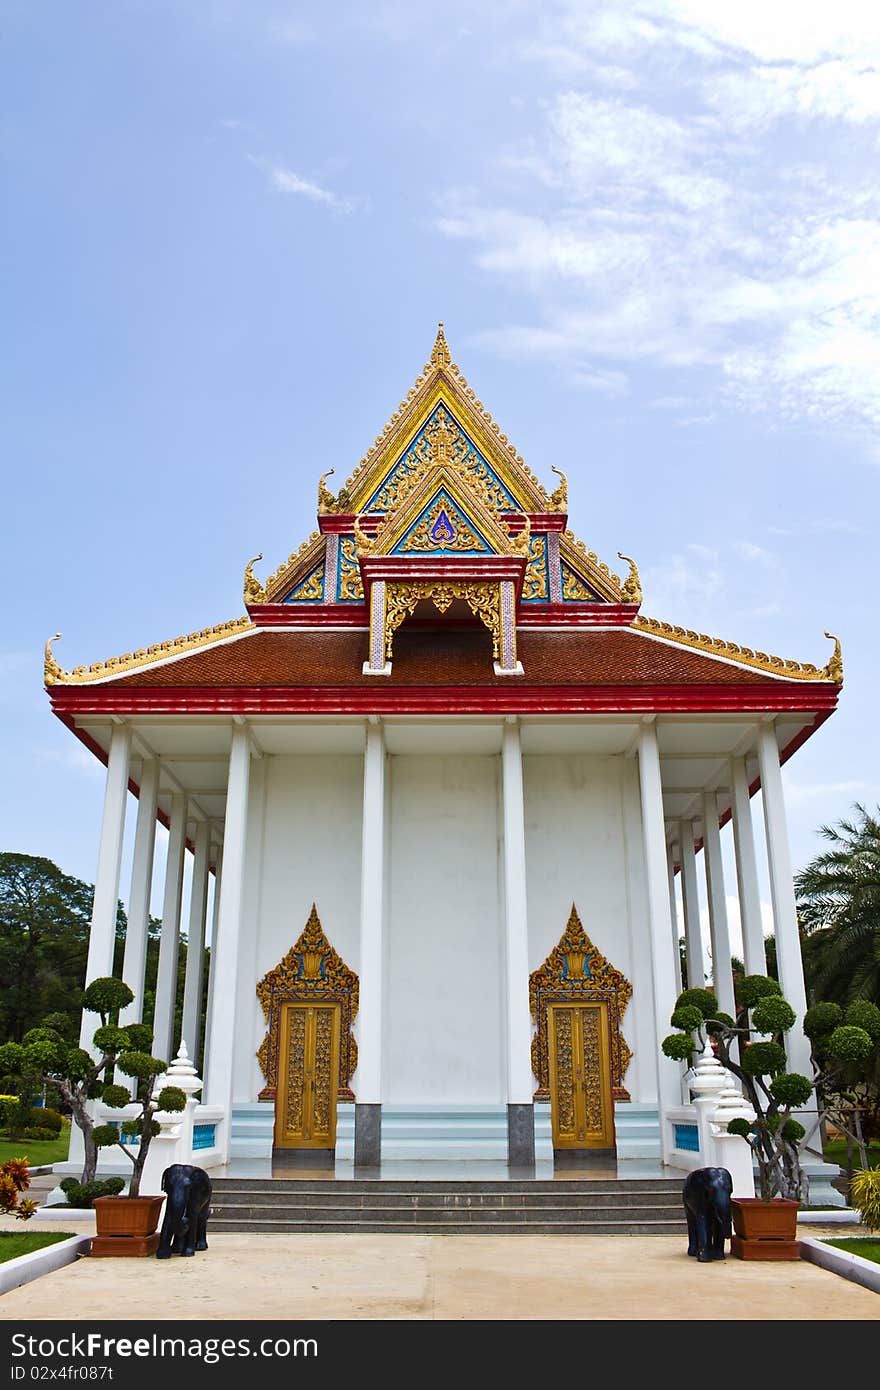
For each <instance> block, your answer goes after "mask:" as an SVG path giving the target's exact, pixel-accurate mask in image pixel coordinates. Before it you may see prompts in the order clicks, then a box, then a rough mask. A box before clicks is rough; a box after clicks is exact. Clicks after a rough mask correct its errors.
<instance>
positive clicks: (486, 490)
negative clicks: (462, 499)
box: [362, 404, 523, 513]
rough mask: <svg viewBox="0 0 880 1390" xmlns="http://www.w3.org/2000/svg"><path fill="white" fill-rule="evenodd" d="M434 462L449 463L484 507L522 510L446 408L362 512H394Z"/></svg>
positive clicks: (433, 417)
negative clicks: (475, 493)
mask: <svg viewBox="0 0 880 1390" xmlns="http://www.w3.org/2000/svg"><path fill="white" fill-rule="evenodd" d="M437 462H445V463H448V465H449V466H450V468H452V469H454V470H455V471H456V472H457V473H458V474H459V475H460V476H461V477H462V478H463V479H465V480H466V482H467V483H468V484H469V486H470V487H472V488H474V489H475V490H476V491H478V493H479V495H480V496H481V498H482V500H483V502H484V504H485V505H486V506H489V507H492V508H494V509H495V510H496V511H519V510H522V506H523V503H522V501H521V500H520V498H519V497H517V496H516V495H514V493H513V492H512V491H511V489H510V487H509V486H508V487H505V485H504V483H502V481H501V479H500V478H499V476H498V474H497V473H496V471H495V470H494V469H493V468H492V467H491V465H490V464H489V463H488V462H487V460H486V459H485V458H484V456H483V454H481V453H480V451H479V449H477V448H476V446H475V445H474V443H473V441H472V440H471V439H470V437H469V436H468V435H467V434H466V433H465V431H464V430H463V429H462V427H461V425H460V424H459V422H458V420H457V419H456V418H455V415H454V414H453V412H452V410H451V409H450V408H449V407H448V406H447V405H445V404H440V405H437V406H436V407H435V409H434V410H433V411H432V413H431V415H430V417H429V418H428V420H427V421H426V422H425V424H424V425H423V426H422V427H421V428H420V429H419V431H418V433H417V434H416V436H415V438H414V439H413V440H412V441H411V442H410V443H409V444H408V445H407V447H406V449H405V450H404V452H403V454H402V456H401V457H400V458H399V459H398V460H397V462H396V463H395V464H394V465H393V466H392V468H391V470H390V472H389V473H388V474H387V476H386V477H385V478H383V479H382V481H381V483H380V485H379V486H378V487H377V488H376V490H375V492H374V493H373V496H372V497H371V498H370V499H369V501H368V502H367V504H366V506H365V507H364V508H363V509H362V510H363V511H365V512H386V513H387V512H393V511H395V510H396V509H397V507H398V506H400V504H401V502H402V501H404V500H405V498H406V496H407V495H408V493H409V492H410V491H411V490H412V488H413V487H415V486H417V485H418V483H419V481H420V479H421V478H422V477H424V475H425V473H426V472H427V471H428V470H429V469H430V468H432V467H433V466H435V464H436V463H437Z"/></svg>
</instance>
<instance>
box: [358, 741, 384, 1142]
mask: <svg viewBox="0 0 880 1390" xmlns="http://www.w3.org/2000/svg"><path fill="white" fill-rule="evenodd" d="M384 918H385V731H384V729H383V727H382V723H381V720H379V719H378V718H375V717H374V718H373V719H371V720H370V721H369V722H368V723H367V728H366V737H365V743H364V818H363V825H362V829H361V923H360V929H361V930H360V1005H359V1011H358V1021H357V1026H358V1064H357V1075H356V1094H357V1101H356V1104H355V1155H354V1159H355V1163H356V1164H357V1165H358V1166H359V1167H370V1168H372V1167H376V1166H377V1165H378V1164H379V1162H380V1159H381V1125H382V1111H381V1105H382V957H383V945H382V935H383V930H382V929H383V924H384Z"/></svg>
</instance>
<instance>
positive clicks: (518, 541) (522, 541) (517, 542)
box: [510, 512, 532, 558]
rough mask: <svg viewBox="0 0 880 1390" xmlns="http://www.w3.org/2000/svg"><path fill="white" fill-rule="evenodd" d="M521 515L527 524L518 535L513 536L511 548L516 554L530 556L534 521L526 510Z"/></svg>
mask: <svg viewBox="0 0 880 1390" xmlns="http://www.w3.org/2000/svg"><path fill="white" fill-rule="evenodd" d="M521 515H522V519H523V521H524V522H525V526H524V527H523V529H522V530H521V531H520V532H519V534H518V535H516V536H514V537H513V538H512V540H511V542H510V548H511V550H512V551H513V553H514V555H525V556H526V557H527V558H528V554H529V545H530V544H531V539H532V523H531V522H530V521H529V518H528V515H527V514H526V513H525V512H522V513H521Z"/></svg>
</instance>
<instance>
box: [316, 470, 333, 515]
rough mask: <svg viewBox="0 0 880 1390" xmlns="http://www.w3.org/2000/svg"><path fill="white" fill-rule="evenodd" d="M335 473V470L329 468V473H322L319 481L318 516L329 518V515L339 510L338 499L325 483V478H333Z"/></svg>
mask: <svg viewBox="0 0 880 1390" xmlns="http://www.w3.org/2000/svg"><path fill="white" fill-rule="evenodd" d="M335 472H336V469H335V468H328V469H327V472H326V473H322V474H321V476H320V478H319V479H318V516H327V514H328V513H330V512H335V511H336V510H337V505H336V502H337V499H336V498H335V497H334V496H333V493H332V492H331V491H330V489H329V487H328V486H327V484H326V483H325V482H324V479H325V478H330V477H332V476H333V474H334V473H335Z"/></svg>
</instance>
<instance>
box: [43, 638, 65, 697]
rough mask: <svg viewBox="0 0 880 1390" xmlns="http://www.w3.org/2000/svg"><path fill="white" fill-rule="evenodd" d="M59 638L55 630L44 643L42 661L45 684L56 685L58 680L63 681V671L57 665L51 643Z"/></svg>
mask: <svg viewBox="0 0 880 1390" xmlns="http://www.w3.org/2000/svg"><path fill="white" fill-rule="evenodd" d="M60 640H61V633H60V632H56V633H55V636H54V637H50V638H49V640H48V642H47V643H46V654H45V658H44V661H43V681H44V684H46V685H57V683H58V681H63V680H64V676H65V673H64V671H63V670H62V669H61V667H60V666H59V665H58V662H57V661H56V660H55V657H54V655H53V652H52V643H53V642H59V641H60Z"/></svg>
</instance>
